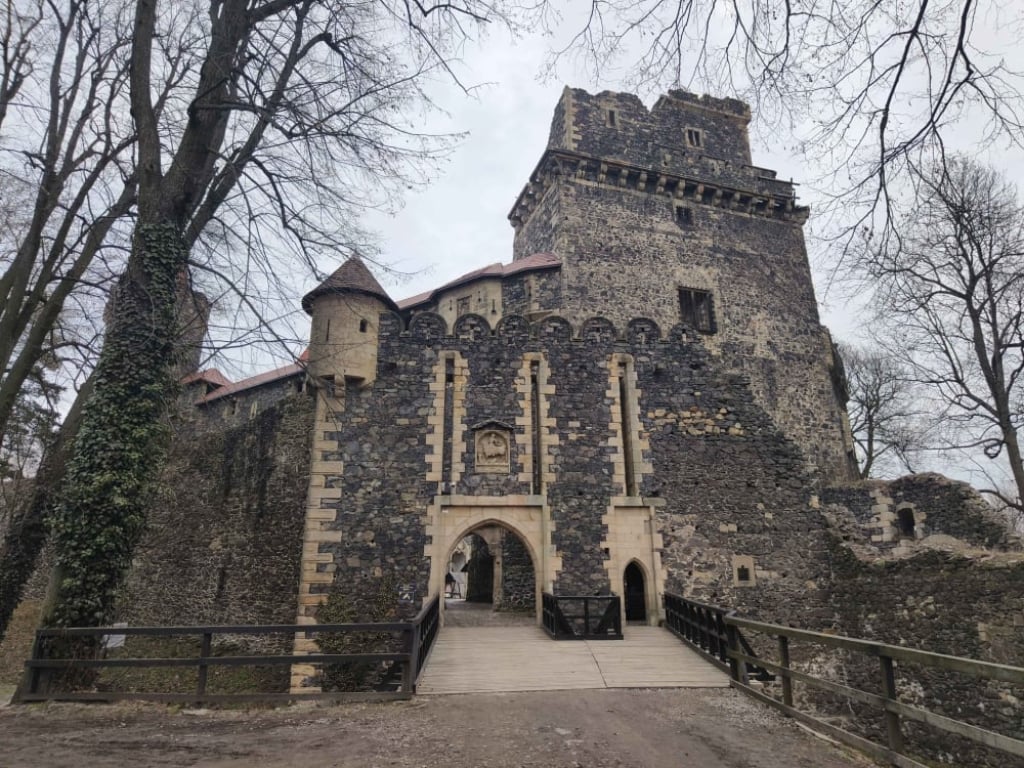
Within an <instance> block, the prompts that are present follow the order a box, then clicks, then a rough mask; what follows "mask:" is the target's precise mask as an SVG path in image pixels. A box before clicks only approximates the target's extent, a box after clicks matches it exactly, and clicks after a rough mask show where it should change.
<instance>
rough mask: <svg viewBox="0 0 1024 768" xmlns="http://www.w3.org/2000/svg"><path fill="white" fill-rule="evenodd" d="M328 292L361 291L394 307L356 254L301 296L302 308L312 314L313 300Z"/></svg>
mask: <svg viewBox="0 0 1024 768" xmlns="http://www.w3.org/2000/svg"><path fill="white" fill-rule="evenodd" d="M329 293H362V294H365V295H366V296H373V297H374V298H377V299H380V300H381V301H383V302H384V303H385V304H386V305H387V306H388V307H389V308H390V309H395V302H393V301H392V300H391V297H390V296H388V294H387V291H385V290H384V289H383V288H381V286H380V283H378V282H377V278H375V277H374V276H373V275H372V274H370V270H368V269H367V268H366V265H365V264H363V260H362V259H360V258H359V257H358V256H353V257H352V258H350V259H349V260H348V261H346V262H345V263H344V264H342V265H341V266H340V267H338V269H337V270H336V271H335V272H334V274H333V275H331V276H330V277H328V278H327V279H326V280H324V281H323V282H322V283H320V285H318V286H317V287H316V288H314V289H313V290H312V291H310V292H309V293H307V294H306V295H305V296H303V297H302V308H303V309H304V310H306V312H308V313H310V314H312V312H313V302H314V301H315V300H316V299H318V298H319V297H320V296H325V295H327V294H329Z"/></svg>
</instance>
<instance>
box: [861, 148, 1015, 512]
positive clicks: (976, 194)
mask: <svg viewBox="0 0 1024 768" xmlns="http://www.w3.org/2000/svg"><path fill="white" fill-rule="evenodd" d="M896 231H897V232H898V233H899V236H900V237H899V239H895V238H894V239H891V240H889V241H888V242H886V243H884V244H882V245H881V246H880V247H874V248H868V249H867V250H866V251H865V255H864V257H863V258H862V261H861V262H860V264H859V266H860V268H861V269H862V270H863V271H864V273H865V274H866V275H867V276H868V277H869V278H870V279H871V280H872V281H874V282H875V284H876V290H877V294H876V301H877V302H878V308H879V318H880V319H881V320H882V322H885V323H887V325H888V328H889V329H890V333H889V338H890V341H889V343H888V349H889V351H890V352H891V353H892V354H894V355H897V356H898V357H899V358H900V360H901V362H902V363H903V364H904V365H905V366H906V369H907V372H908V375H909V376H910V377H911V378H912V379H913V380H914V381H916V382H918V383H920V384H922V385H924V386H925V387H926V388H927V391H928V393H929V397H930V398H931V399H932V400H933V401H934V403H935V421H936V422H937V423H938V424H939V425H941V426H945V427H946V428H947V429H946V439H947V440H948V441H949V447H951V448H957V449H964V450H967V451H977V450H978V449H980V450H981V451H982V452H983V454H984V456H985V457H986V459H987V460H988V461H989V462H990V463H992V462H996V461H997V460H998V462H1002V464H1001V465H1000V466H1002V467H1005V469H1006V470H1008V472H1009V475H1010V478H1011V479H1012V483H1011V486H1012V488H1013V492H1012V493H1009V494H1008V493H1005V492H1003V491H1001V490H999V488H998V487H995V486H994V487H993V488H990V489H985V490H987V491H988V492H990V493H992V494H993V495H994V496H996V497H997V498H999V499H1001V500H1002V501H1003V502H1004V503H1006V504H1009V505H1012V506H1017V507H1020V504H1021V501H1020V500H1021V494H1022V492H1024V464H1022V457H1021V446H1020V441H1019V434H1018V433H1019V429H1020V425H1021V418H1022V415H1024V393H1022V382H1021V374H1022V372H1024V208H1022V206H1021V203H1020V200H1019V198H1018V195H1017V190H1016V188H1015V187H1014V186H1013V185H1012V184H1011V183H1010V182H1008V181H1007V180H1006V179H1005V178H1003V177H1002V176H1001V175H1000V174H999V173H998V172H996V171H995V170H993V169H991V168H987V167H984V166H981V165H979V164H977V163H976V162H974V161H973V160H971V159H969V158H965V157H953V158H951V159H950V160H949V162H947V163H945V164H936V165H930V166H928V167H926V168H923V169H920V170H919V174H918V176H917V186H916V189H915V193H914V194H913V195H910V196H908V198H907V199H906V200H905V201H904V203H903V204H902V207H901V208H900V210H899V215H898V217H897V219H896ZM989 469H990V470H991V469H992V467H991V466H989Z"/></svg>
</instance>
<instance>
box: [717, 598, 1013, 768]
mask: <svg viewBox="0 0 1024 768" xmlns="http://www.w3.org/2000/svg"><path fill="white" fill-rule="evenodd" d="M725 622H726V626H727V627H733V628H736V629H737V630H738V629H746V630H748V631H750V632H760V633H763V634H765V635H769V636H772V637H774V639H775V642H776V645H777V648H778V657H779V660H778V662H768V661H766V660H764V659H753V658H751V657H750V656H749V655H748V654H746V653H744V652H743V651H742V650H741V649H740V648H739V647H737V646H730V648H729V659H730V662H731V663H732V665H733V672H732V685H733V686H734V687H735V688H738V689H739V690H741V691H743V692H744V693H746V694H748V695H750V696H752V697H754V698H755V699H757V700H758V701H761V702H763V703H765V704H769V705H770V706H773V707H775V708H776V709H779V710H781V711H782V712H784V713H786V714H787V715H790V716H791V717H793V718H795V719H797V720H800V721H801V722H803V723H806V724H807V725H809V726H811V727H812V728H815V729H817V730H819V731H823V732H825V733H826V734H828V735H830V736H832V737H834V738H836V739H837V740H839V741H842V742H844V743H846V744H849V745H850V746H852V747H855V748H857V749H859V750H861V751H862V752H865V753H867V754H868V755H870V756H872V757H874V758H876V759H879V760H887V761H889V762H890V763H891V764H892V765H896V766H900V768H927V767H926V766H925V765H924V764H923V763H921V762H918V761H917V760H915V759H914V758H913V757H911V756H910V754H909V750H908V749H907V748H906V745H905V743H904V738H903V730H902V727H901V724H902V721H903V720H911V721H914V722H917V723H922V724H924V725H927V726H930V727H931V728H935V729H937V730H940V731H943V732H945V733H949V734H953V735H954V736H959V737H962V738H965V739H969V740H970V741H973V742H976V743H978V744H983V745H984V746H986V747H989V748H991V749H994V750H997V751H999V752H1003V753H1006V754H1009V755H1016V756H1019V757H1024V741H1021V740H1019V739H1015V738H1012V737H1010V736H1005V735H1003V734H999V733H995V732H994V731H989V730H986V729H984V728H980V727H978V726H976V725H971V724H969V723H965V722H963V721H960V720H956V719H953V718H950V717H946V716H944V715H939V714H936V713H935V712H930V711H928V710H926V709H922V708H920V707H915V706H911V705H909V704H904V703H902V702H900V701H898V700H897V699H898V695H899V690H898V688H897V676H896V666H897V663H898V662H907V663H911V664H914V665H917V666H918V667H925V668H929V669H937V670H945V671H947V672H952V673H957V674H961V675H966V676H968V677H971V678H974V679H976V680H997V681H1001V682H1004V683H1011V684H1014V685H1024V667H1012V666H1008V665H1005V664H992V663H990V662H986V661H977V660H975V659H967V658H963V657H960V656H946V655H944V654H941V653H931V652H929V651H919V650H916V649H914V648H904V647H902V646H896V645H887V644H885V643H878V642H874V641H871V640H860V639H857V638H852V637H844V636H842V635H829V634H824V633H821V632H811V631H808V630H803V629H793V628H792V627H784V626H781V625H778V624H767V623H764V622H760V621H752V620H750V619H742V618H740V617H738V616H734V615H732V614H727V615H726V617H725ZM794 641H798V642H806V643H812V644H815V645H819V646H825V647H826V648H832V649H838V650H844V651H851V652H853V653H856V654H861V655H863V656H865V657H868V658H877V659H878V676H879V677H878V679H879V685H880V690H881V691H882V695H878V694H877V693H871V692H869V691H865V690H862V689H859V688H853V687H851V686H847V685H842V684H839V683H835V682H831V681H828V680H822V679H821V678H819V677H816V676H814V675H811V674H808V673H806V672H801V671H799V670H796V669H793V668H792V666H791V665H790V654H791V644H792V643H793V642H794ZM751 662H756V663H757V664H758V665H760V666H762V667H766V668H767V669H769V670H771V671H773V672H775V673H776V674H777V675H778V676H779V677H781V678H782V689H781V698H774V697H772V696H769V695H767V694H766V693H764V692H762V691H759V690H755V689H754V688H751V687H750V686H749V685H748V684H747V681H746V680H745V679H744V677H743V675H744V669H743V668H744V665H746V664H749V663H751ZM794 682H798V683H802V684H804V685H808V686H811V687H812V688H817V689H818V690H822V691H826V692H828V693H831V694H835V695H838V696H842V697H844V698H846V699H847V700H850V701H856V702H860V703H862V704H867V705H869V706H871V707H875V708H877V709H878V711H879V715H880V716H881V718H882V720H883V722H884V726H885V734H886V743H885V744H877V743H875V742H873V741H870V740H869V739H866V738H864V737H862V736H858V735H856V734H853V733H850V732H849V731H846V730H843V729H841V728H839V727H838V726H835V725H832V724H830V723H826V722H824V721H822V720H820V719H818V718H816V717H814V716H812V715H810V714H808V713H806V712H802V711H800V710H799V709H797V708H796V707H795V706H794V703H793V701H794V699H793V684H794Z"/></svg>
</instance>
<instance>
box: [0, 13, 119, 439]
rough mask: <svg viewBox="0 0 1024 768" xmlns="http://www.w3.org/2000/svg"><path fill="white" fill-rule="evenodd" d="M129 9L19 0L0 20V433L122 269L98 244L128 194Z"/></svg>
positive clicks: (71, 347) (78, 340) (74, 341)
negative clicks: (0, 216) (36, 376)
mask: <svg viewBox="0 0 1024 768" xmlns="http://www.w3.org/2000/svg"><path fill="white" fill-rule="evenodd" d="M124 10H125V9H124V4H123V3H122V4H118V3H109V4H104V5H103V6H102V8H101V7H100V5H98V4H95V3H86V2H81V1H80V0H63V1H61V0H15V1H14V2H11V3H9V4H8V6H7V12H6V14H4V16H3V17H2V19H0V38H2V40H3V45H2V46H0V54H2V56H0V188H2V189H3V193H2V195H3V199H2V201H0V203H2V205H3V207H4V208H5V209H6V210H5V213H6V214H7V215H6V216H5V221H4V227H3V230H2V231H0V267H2V273H0V370H2V371H3V378H2V380H0V436H3V435H4V434H5V433H6V431H7V426H8V423H9V419H10V417H11V415H12V412H13V410H14V409H15V407H16V403H18V402H19V401H21V402H24V397H25V395H26V389H25V387H26V383H27V382H28V381H29V379H30V377H31V376H32V375H33V372H34V371H37V370H38V367H39V365H40V363H41V362H43V361H44V358H49V360H50V361H52V360H54V359H55V358H57V357H58V356H60V355H62V354H65V353H66V354H68V355H69V356H71V357H74V356H76V355H79V348H80V347H81V346H82V345H85V346H86V347H88V343H89V341H91V337H92V336H93V335H95V332H96V330H97V327H98V326H97V324H95V323H92V322H89V319H90V318H92V317H96V316H97V315H99V314H101V310H102V306H103V302H104V297H105V293H106V290H107V288H108V287H109V285H110V284H111V282H112V278H113V276H115V275H116V274H117V272H118V271H120V268H121V266H120V265H121V263H122V261H121V258H120V257H119V255H118V254H117V252H116V251H114V250H110V249H108V252H107V253H105V254H102V255H101V252H102V251H103V249H104V246H106V245H109V243H107V240H108V236H109V235H110V234H111V230H112V228H113V227H114V226H115V225H116V222H117V221H118V220H119V219H120V218H121V217H123V216H124V215H126V214H127V213H128V212H129V211H130V209H131V207H132V205H133V204H134V198H135V182H134V178H133V175H134V169H133V165H132V152H131V147H132V145H133V144H134V129H133V127H132V126H131V123H130V121H128V120H125V119H124V118H123V116H122V114H121V113H122V112H123V111H124V108H125V107H126V105H127V100H126V98H125V95H124V89H125V85H126V81H127V59H128V45H127V43H128V33H129V29H130V28H129V25H128V19H127V18H126V17H125V14H124ZM98 255H100V258H97V257H98ZM72 297H73V298H72ZM69 301H73V302H74V303H75V304H77V305H78V306H81V307H82V308H83V311H82V312H80V313H79V314H78V316H77V321H72V318H71V317H69V316H68V315H66V314H65V310H66V308H67V307H68V303H69ZM62 318H63V321H62ZM80 330H81V331H82V332H81V333H80V332H79V331H80ZM93 354H94V353H93V351H91V350H87V351H86V352H85V356H86V358H91V357H92V356H93Z"/></svg>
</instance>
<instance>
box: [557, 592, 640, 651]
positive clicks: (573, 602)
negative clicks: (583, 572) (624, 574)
mask: <svg viewBox="0 0 1024 768" xmlns="http://www.w3.org/2000/svg"><path fill="white" fill-rule="evenodd" d="M541 607H542V618H543V624H544V629H545V630H547V632H548V634H549V635H551V637H553V638H554V639H555V640H621V639H622V609H621V604H620V602H619V596H618V595H552V594H551V593H549V592H545V593H544V594H543V596H542V606H541Z"/></svg>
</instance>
